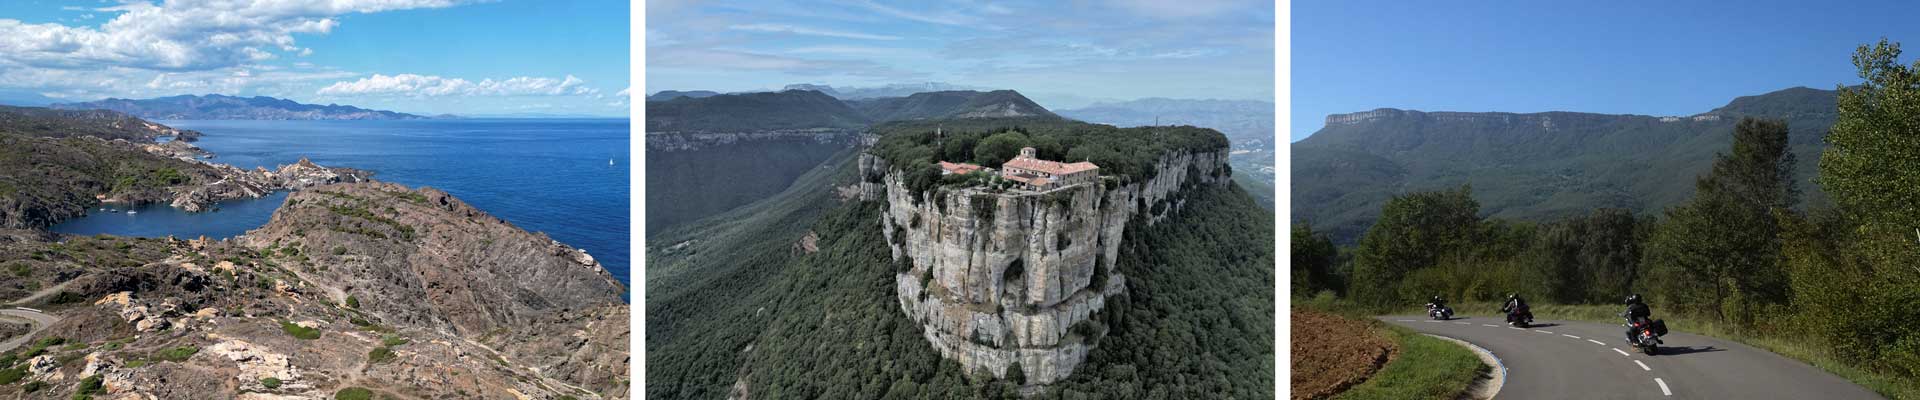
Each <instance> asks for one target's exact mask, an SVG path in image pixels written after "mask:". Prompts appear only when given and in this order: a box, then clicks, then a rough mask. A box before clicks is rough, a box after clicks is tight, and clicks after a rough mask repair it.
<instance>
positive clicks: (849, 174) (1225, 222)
mask: <svg viewBox="0 0 1920 400" xmlns="http://www.w3.org/2000/svg"><path fill="white" fill-rule="evenodd" d="M1003 122H1004V121H1003ZM902 129H904V128H902ZM1215 135H1216V136H1217V135H1218V134H1217V133H1216V134H1215ZM855 156H856V154H855V153H854V152H852V151H848V152H843V153H839V154H836V155H834V156H833V157H831V158H829V160H828V161H827V162H826V163H825V164H824V166H823V167H822V168H816V169H812V170H810V171H808V172H807V173H806V174H805V175H803V176H801V177H800V178H798V179H797V180H796V181H795V182H794V184H793V185H790V186H789V187H788V188H787V189H786V190H784V191H782V192H780V193H779V194H777V195H774V196H773V197H769V198H767V199H764V200H761V201H759V202H755V203H753V204H749V205H746V206H742V207H740V208H737V209H734V210H731V211H727V212H724V213H721V214H718V215H715V216H712V217H709V218H706V219H702V220H700V221H696V222H693V223H688V224H682V225H681V226H680V227H678V228H674V229H669V230H666V231H663V232H661V233H659V234H655V235H652V236H651V237H650V238H649V242H648V243H647V247H648V248H649V249H650V250H649V251H648V252H647V257H648V260H647V264H646V265H647V269H648V270H647V271H646V273H647V277H648V279H647V285H648V287H647V298H646V300H645V303H646V306H647V314H646V315H647V325H646V329H647V344H646V357H647V360H646V362H647V365H648V369H647V371H648V372H647V373H648V377H647V388H646V397H648V398H655V399H713V398H724V397H727V396H728V394H729V393H731V392H734V391H735V390H744V391H745V393H749V394H750V396H751V397H754V398H796V399H815V398H821V399H826V398H831V399H882V398H885V399H955V398H1009V399H1011V398H1019V396H1018V395H1017V394H1015V390H1016V388H1017V385H1014V384H1011V383H1009V382H1006V381H1002V380H992V379H977V378H972V377H969V376H968V374H967V373H965V372H964V371H962V370H961V368H960V365H959V363H957V362H954V361H950V360H946V359H943V358H941V357H940V356H939V354H938V353H936V352H935V351H934V350H933V348H932V346H930V345H928V343H927V341H926V339H925V338H924V337H922V336H921V332H920V328H919V326H918V325H916V324H915V323H913V322H912V321H910V320H908V319H907V317H906V315H905V314H904V313H902V312H901V311H900V309H899V307H900V306H899V303H898V302H897V300H896V299H895V296H896V294H895V293H894V275H893V271H894V268H895V266H894V265H893V262H892V260H891V257H890V255H889V250H888V248H887V244H886V241H885V239H884V238H883V237H882V236H881V234H880V229H879V226H878V223H877V222H876V221H878V219H879V215H878V213H879V212H880V210H881V209H882V208H883V207H884V205H883V204H881V203H878V202H862V201H858V200H843V199H841V198H839V197H838V196H836V195H835V194H834V192H833V190H832V188H833V187H834V186H836V185H843V184H848V183H853V182H855V181H856V180H857V179H859V177H857V176H855V175H856V172H857V168H855V160H856V157H855ZM1186 196H1187V199H1188V201H1189V203H1187V204H1188V206H1186V207H1185V208H1184V209H1183V211H1182V212H1181V213H1178V214H1174V216H1173V217H1171V219H1168V220H1165V221H1162V222H1161V223H1158V224H1156V225H1153V226H1151V227H1148V226H1146V225H1145V223H1144V220H1142V219H1136V220H1135V221H1132V222H1130V225H1129V228H1128V230H1127V232H1128V233H1127V236H1126V237H1125V238H1124V240H1125V242H1124V243H1123V244H1122V255H1121V258H1120V260H1119V261H1118V263H1117V264H1116V266H1117V267H1118V268H1120V269H1121V270H1122V271H1123V272H1124V273H1125V274H1126V276H1128V278H1129V281H1128V287H1129V291H1128V293H1129V294H1128V295H1126V296H1123V297H1116V298H1113V299H1110V300H1109V303H1108V307H1109V308H1108V310H1115V311H1118V312H1107V313H1104V314H1103V315H1104V317H1103V318H1105V319H1106V320H1105V321H1103V322H1105V323H1106V324H1107V325H1108V326H1110V327H1111V331H1110V333H1109V334H1108V335H1107V336H1106V337H1105V338H1103V339H1101V340H1102V341H1103V342H1102V343H1106V344H1103V345H1102V346H1100V347H1099V348H1097V349H1096V350H1094V352H1093V353H1092V354H1090V355H1089V357H1088V359H1087V363H1086V364H1083V365H1082V366H1080V367H1079V370H1078V372H1076V373H1075V374H1074V375H1073V376H1072V377H1070V378H1069V379H1068V380H1066V381H1063V382H1060V383H1057V384H1055V385H1054V386H1053V388H1051V389H1050V390H1049V391H1047V392H1045V393H1042V394H1040V395H1039V396H1036V397H1035V398H1043V399H1053V398H1071V399H1084V398H1145V399H1179V398H1200V397H1209V398H1211V397H1221V396H1227V397H1232V398H1246V399H1259V398H1271V396H1272V393H1273V392H1272V387H1273V384H1274V382H1273V380H1272V377H1273V367H1274V365H1273V343H1272V342H1271V341H1270V340H1266V338H1270V337H1272V334H1273V333H1272V327H1273V320H1272V318H1273V315H1274V310H1273V308H1272V304H1273V297H1272V296H1273V295H1274V294H1273V293H1272V287H1273V286H1272V285H1273V279H1274V273H1273V253H1272V249H1273V245H1272V243H1273V237H1272V231H1273V229H1272V226H1271V223H1270V222H1269V221H1272V215H1273V214H1272V212H1271V211H1268V210H1265V209H1263V208H1261V207H1260V206H1259V205H1258V204H1256V203H1255V202H1254V201H1253V199H1252V198H1251V196H1249V195H1248V194H1247V193H1246V192H1244V191H1243V190H1241V189H1239V188H1238V187H1235V186H1227V187H1223V188H1206V189H1193V191H1191V192H1189V193H1187V194H1186ZM809 234H812V235H813V236H814V237H817V238H818V242H817V248H818V251H817V252H813V253H808V252H805V251H803V250H801V249H800V247H799V246H796V243H798V242H799V241H800V240H801V238H803V237H806V236H808V235H809Z"/></svg>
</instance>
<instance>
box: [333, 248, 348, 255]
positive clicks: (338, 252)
mask: <svg viewBox="0 0 1920 400" xmlns="http://www.w3.org/2000/svg"><path fill="white" fill-rule="evenodd" d="M344 254H347V248H346V246H333V255H336V256H338V255H344Z"/></svg>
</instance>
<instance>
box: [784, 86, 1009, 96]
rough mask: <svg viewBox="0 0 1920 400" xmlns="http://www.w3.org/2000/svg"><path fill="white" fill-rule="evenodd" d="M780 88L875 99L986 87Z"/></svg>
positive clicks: (975, 89)
mask: <svg viewBox="0 0 1920 400" xmlns="http://www.w3.org/2000/svg"><path fill="white" fill-rule="evenodd" d="M780 90H781V91H787V90H812V91H818V92H820V93H825V94H827V95H828V96H833V97H834V98H837V99H841V100H864V99H874V98H881V97H908V96H913V95H914V94H917V93H926V92H948V91H978V90H984V88H980V87H974V86H962V85H954V84H948V83H942V82H926V83H895V84H889V85H881V86H873V87H843V88H835V87H833V86H828V85H815V84H809V83H800V84H792V85H787V87H785V88H781V89H780Z"/></svg>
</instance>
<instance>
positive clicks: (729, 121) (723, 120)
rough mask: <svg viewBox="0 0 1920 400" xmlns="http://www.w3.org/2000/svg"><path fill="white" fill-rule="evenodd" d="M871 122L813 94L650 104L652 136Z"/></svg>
mask: <svg viewBox="0 0 1920 400" xmlns="http://www.w3.org/2000/svg"><path fill="white" fill-rule="evenodd" d="M868 122H869V120H868V118H867V117H866V115H864V114H861V113H860V111H857V110H854V109H853V108H852V107H848V106H847V104H846V103H842V102H840V99H835V98H833V97H832V96H827V95H825V94H821V93H820V92H815V91H811V90H789V91H784V92H763V93H741V94H726V95H717V96H710V97H697V98H696V97H679V98H674V99H672V100H666V101H651V100H649V101H647V132H752V131H761V130H781V129H814V128H834V129H859V128H863V127H866V126H867V124H868Z"/></svg>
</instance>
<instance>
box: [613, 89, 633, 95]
mask: <svg viewBox="0 0 1920 400" xmlns="http://www.w3.org/2000/svg"><path fill="white" fill-rule="evenodd" d="M614 95H616V96H620V97H633V87H632V86H628V87H627V88H626V89H620V93H614Z"/></svg>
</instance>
